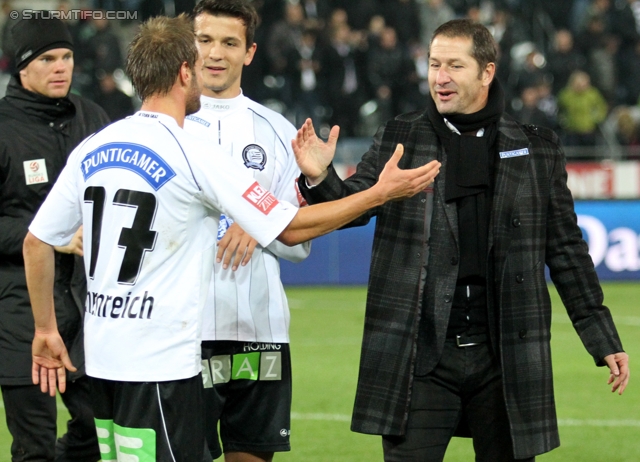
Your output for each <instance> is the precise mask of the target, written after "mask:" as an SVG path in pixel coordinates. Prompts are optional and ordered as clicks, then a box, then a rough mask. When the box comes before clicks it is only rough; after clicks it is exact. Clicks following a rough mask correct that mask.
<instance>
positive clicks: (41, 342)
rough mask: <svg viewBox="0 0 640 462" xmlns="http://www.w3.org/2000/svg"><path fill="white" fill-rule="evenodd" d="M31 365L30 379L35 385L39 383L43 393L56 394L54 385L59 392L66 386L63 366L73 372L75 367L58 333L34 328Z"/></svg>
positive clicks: (62, 391)
mask: <svg viewBox="0 0 640 462" xmlns="http://www.w3.org/2000/svg"><path fill="white" fill-rule="evenodd" d="M31 355H32V367H31V379H32V380H33V383H34V384H35V385H38V384H40V390H42V392H43V393H47V392H48V393H49V394H50V395H51V396H55V395H56V386H57V388H58V389H59V390H60V393H64V391H65V390H66V388H67V374H66V371H65V368H66V369H68V370H70V371H72V372H75V371H76V370H77V369H76V368H75V367H74V366H73V364H72V363H71V358H69V353H68V352H67V347H66V346H65V345H64V342H63V341H62V337H60V334H59V333H58V332H57V331H55V332H42V331H38V330H37V329H36V333H35V336H34V338H33V343H32V345H31Z"/></svg>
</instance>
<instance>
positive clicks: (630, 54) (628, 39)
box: [612, 0, 640, 105]
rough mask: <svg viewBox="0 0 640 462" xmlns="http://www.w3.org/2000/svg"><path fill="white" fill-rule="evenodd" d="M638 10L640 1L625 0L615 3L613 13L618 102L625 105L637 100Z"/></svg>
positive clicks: (639, 26)
mask: <svg viewBox="0 0 640 462" xmlns="http://www.w3.org/2000/svg"><path fill="white" fill-rule="evenodd" d="M636 11H640V1H638V0H626V1H620V2H617V3H616V10H615V11H614V13H613V18H614V19H613V21H612V22H613V24H614V25H615V26H614V27H613V32H614V33H615V34H616V36H617V37H618V40H619V48H618V54H617V55H616V61H617V68H618V76H619V84H620V88H619V90H618V91H619V94H618V98H617V100H618V102H619V103H620V104H625V105H633V104H635V103H636V101H637V100H638V94H637V93H636V89H635V87H636V85H637V83H638V82H636V81H635V79H637V78H638V72H637V66H638V62H637V61H638V59H639V55H638V53H637V50H636V49H637V46H638V44H639V43H640V33H639V31H640V15H639V16H636V14H635V12H636Z"/></svg>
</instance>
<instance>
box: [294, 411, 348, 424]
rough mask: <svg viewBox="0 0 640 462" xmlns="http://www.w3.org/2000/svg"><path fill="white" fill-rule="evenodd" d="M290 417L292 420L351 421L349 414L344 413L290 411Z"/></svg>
mask: <svg viewBox="0 0 640 462" xmlns="http://www.w3.org/2000/svg"><path fill="white" fill-rule="evenodd" d="M291 418H292V419H294V420H333V421H338V422H351V416H350V415H346V414H315V413H312V414H304V413H301V412H292V413H291Z"/></svg>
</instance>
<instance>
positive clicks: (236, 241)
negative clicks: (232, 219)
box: [216, 223, 258, 271]
mask: <svg viewBox="0 0 640 462" xmlns="http://www.w3.org/2000/svg"><path fill="white" fill-rule="evenodd" d="M257 245H258V241H256V240H255V239H254V238H252V237H251V236H250V235H249V234H247V233H246V232H245V231H244V230H243V229H242V228H241V227H240V226H238V224H237V223H233V224H232V225H231V226H229V229H227V232H226V233H225V234H224V236H223V237H222V239H220V241H219V242H218V253H217V255H216V262H217V263H220V262H222V268H224V269H227V268H228V267H229V264H231V265H232V266H231V269H232V270H233V271H235V270H237V269H238V266H239V265H242V266H245V265H246V264H247V263H249V261H250V260H251V256H252V255H253V251H254V250H255V248H256V246H257Z"/></svg>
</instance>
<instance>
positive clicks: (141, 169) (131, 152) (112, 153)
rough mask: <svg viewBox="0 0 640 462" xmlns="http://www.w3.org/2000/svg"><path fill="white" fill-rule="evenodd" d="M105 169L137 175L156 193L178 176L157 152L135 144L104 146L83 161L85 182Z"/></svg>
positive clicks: (108, 144) (89, 154)
mask: <svg viewBox="0 0 640 462" xmlns="http://www.w3.org/2000/svg"><path fill="white" fill-rule="evenodd" d="M105 168H123V169H126V170H130V171H132V172H134V173H137V174H138V175H140V176H141V177H142V178H143V179H144V180H145V181H146V182H147V183H149V185H150V186H151V187H152V188H153V189H155V190H156V191H157V190H158V189H160V188H161V187H162V186H163V185H164V184H165V183H166V182H167V181H169V180H170V179H171V178H173V177H174V176H176V174H175V172H174V171H173V169H172V168H171V167H170V166H169V164H167V163H166V162H165V161H164V159H163V158H162V157H161V156H160V155H159V154H158V153H157V152H155V151H153V150H152V149H150V148H148V147H146V146H142V145H140V144H135V143H107V144H103V145H102V146H100V147H98V148H96V149H94V150H93V151H91V152H90V153H88V154H87V155H86V156H84V159H82V176H83V177H84V180H85V181H87V179H88V178H89V177H91V176H92V175H93V174H94V173H96V172H99V171H100V170H104V169H105Z"/></svg>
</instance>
